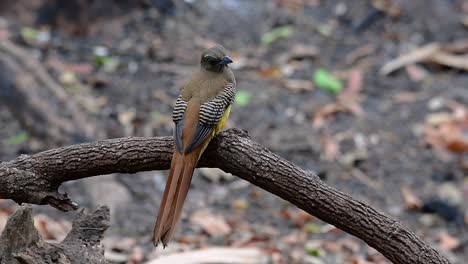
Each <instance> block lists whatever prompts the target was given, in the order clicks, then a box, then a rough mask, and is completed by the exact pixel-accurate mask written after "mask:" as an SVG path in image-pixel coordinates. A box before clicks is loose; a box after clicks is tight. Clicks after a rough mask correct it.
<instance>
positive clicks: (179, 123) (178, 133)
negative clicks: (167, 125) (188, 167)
mask: <svg viewBox="0 0 468 264" xmlns="http://www.w3.org/2000/svg"><path fill="white" fill-rule="evenodd" d="M186 109H187V101H185V100H184V99H183V98H182V93H181V95H179V98H177V101H176V103H175V106H174V110H173V112H172V120H173V121H174V123H175V130H174V139H175V144H176V146H177V150H179V152H180V153H182V152H183V145H182V128H183V127H184V116H185V110H186Z"/></svg>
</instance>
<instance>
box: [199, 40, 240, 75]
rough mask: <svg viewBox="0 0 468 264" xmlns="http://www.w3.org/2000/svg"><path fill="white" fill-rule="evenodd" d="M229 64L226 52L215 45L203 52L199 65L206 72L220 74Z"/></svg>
mask: <svg viewBox="0 0 468 264" xmlns="http://www.w3.org/2000/svg"><path fill="white" fill-rule="evenodd" d="M231 62H232V60H231V58H229V57H228V56H227V55H226V50H225V49H224V48H223V47H222V46H221V45H217V46H214V47H211V48H209V49H206V50H204V51H203V53H202V55H201V61H200V64H201V67H202V68H203V69H205V70H207V71H211V72H222V71H223V69H224V68H225V67H227V65H228V64H229V63H231Z"/></svg>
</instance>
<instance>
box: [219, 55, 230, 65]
mask: <svg viewBox="0 0 468 264" xmlns="http://www.w3.org/2000/svg"><path fill="white" fill-rule="evenodd" d="M229 63H232V60H231V58H229V57H228V56H224V58H223V59H222V60H221V61H220V62H219V63H218V64H219V65H228V64H229Z"/></svg>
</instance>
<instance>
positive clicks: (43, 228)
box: [34, 215, 72, 241]
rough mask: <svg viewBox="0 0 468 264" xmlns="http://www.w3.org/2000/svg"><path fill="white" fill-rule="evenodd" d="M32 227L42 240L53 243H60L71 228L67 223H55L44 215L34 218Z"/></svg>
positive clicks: (62, 221) (63, 221)
mask: <svg viewBox="0 0 468 264" xmlns="http://www.w3.org/2000/svg"><path fill="white" fill-rule="evenodd" d="M34 226H35V227H36V229H37V231H39V234H41V236H42V237H43V238H44V239H46V240H54V241H62V240H63V239H64V238H65V237H66V236H67V234H68V233H69V232H70V230H71V227H72V225H71V223H70V222H68V221H65V220H61V221H55V220H53V219H51V218H49V217H47V216H45V215H36V216H34Z"/></svg>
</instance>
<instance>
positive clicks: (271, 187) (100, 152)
mask: <svg viewBox="0 0 468 264" xmlns="http://www.w3.org/2000/svg"><path fill="white" fill-rule="evenodd" d="M172 150H173V141H172V138H171V137H159V138H135V137H129V138H118V139H109V140H101V141H97V142H94V143H86V144H80V145H72V146H69V147H64V148H58V149H53V150H49V151H45V152H41V153H38V154H35V155H32V156H21V157H19V158H18V159H16V160H13V161H10V162H5V163H1V164H0V197H1V198H10V199H14V200H15V201H16V202H19V203H22V202H28V203H36V204H46V203H48V204H50V205H52V206H54V207H56V208H59V209H61V210H70V209H73V208H75V207H76V205H75V204H73V203H72V202H71V200H69V198H67V197H66V196H64V195H61V194H58V191H57V189H58V187H59V186H60V184H61V183H62V182H65V181H70V180H76V179H80V178H85V177H90V176H97V175H102V174H108V173H116V172H118V173H135V172H139V171H147V170H162V169H168V168H169V165H170V159H171V155H172ZM199 167H216V168H220V169H222V170H224V171H226V172H229V173H232V174H234V175H237V176H239V177H241V178H243V179H245V180H247V181H249V182H251V183H253V184H255V185H257V186H259V187H261V188H263V189H265V190H267V191H269V192H271V193H273V194H275V195H278V196H279V197H281V198H283V199H285V200H287V201H289V202H291V203H292V204H294V205H296V206H298V207H299V208H301V209H303V210H305V211H307V212H308V213H310V214H312V215H314V216H316V217H317V218H320V219H322V220H323V221H325V222H327V223H330V224H332V225H334V226H336V227H338V228H340V229H342V230H344V231H346V232H348V233H349V234H352V235H354V236H356V237H358V238H360V239H362V240H364V241H365V242H366V243H367V244H369V245H370V246H372V247H374V248H375V249H377V250H378V251H379V252H381V253H382V254H383V255H384V256H386V257H387V258H388V259H390V260H391V261H393V262H394V263H412V264H413V263H425V264H428V263H448V261H447V260H446V259H445V258H444V257H442V256H441V255H440V254H439V253H438V252H437V251H436V250H434V249H433V248H431V247H430V246H428V245H427V244H425V243H424V242H423V241H422V240H421V239H420V238H418V237H417V236H416V235H415V234H414V233H413V232H412V231H411V230H410V229H409V228H408V227H407V226H405V225H404V224H402V223H401V222H399V221H398V220H396V219H395V218H393V217H391V216H388V215H386V214H385V213H383V212H382V211H380V210H377V209H374V208H372V207H370V206H368V205H366V204H364V203H362V202H359V201H357V200H354V199H353V198H351V197H350V196H348V195H346V194H344V193H342V192H340V191H338V190H336V189H333V188H331V187H329V186H327V185H326V184H324V183H323V182H322V181H321V180H320V179H319V178H318V177H317V176H316V175H314V174H313V173H311V172H307V171H304V170H302V169H301V168H299V167H297V166H296V165H294V164H292V163H291V162H289V161H287V160H285V159H283V158H281V157H279V156H278V155H276V154H274V153H272V152H270V151H269V150H268V149H266V148H265V147H263V146H261V145H259V144H258V143H256V142H254V141H252V140H251V139H250V138H249V136H248V135H247V133H246V132H244V131H240V130H237V129H231V130H228V131H225V132H222V133H221V134H219V135H218V136H217V137H216V138H215V139H214V140H213V141H212V143H210V145H209V147H208V148H207V150H206V152H205V153H204V154H203V156H202V158H201V160H200V162H199Z"/></svg>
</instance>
